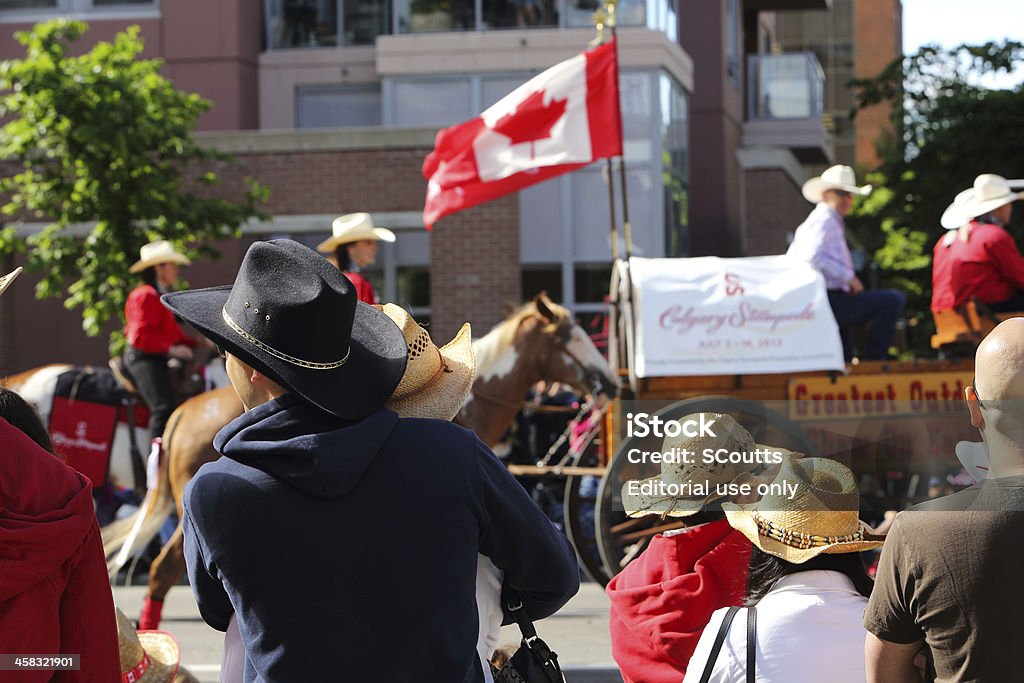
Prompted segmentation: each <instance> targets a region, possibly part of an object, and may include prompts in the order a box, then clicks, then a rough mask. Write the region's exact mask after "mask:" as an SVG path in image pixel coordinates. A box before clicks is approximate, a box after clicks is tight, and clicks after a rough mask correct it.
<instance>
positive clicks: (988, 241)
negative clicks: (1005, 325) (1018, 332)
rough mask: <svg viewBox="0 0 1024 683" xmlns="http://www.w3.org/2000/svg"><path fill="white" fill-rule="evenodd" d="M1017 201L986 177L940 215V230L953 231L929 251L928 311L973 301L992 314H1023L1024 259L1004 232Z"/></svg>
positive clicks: (995, 179)
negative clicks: (930, 301)
mask: <svg viewBox="0 0 1024 683" xmlns="http://www.w3.org/2000/svg"><path fill="white" fill-rule="evenodd" d="M1022 196H1024V195H1022V194H1018V193H1015V192H1013V191H1012V189H1011V187H1010V184H1009V183H1008V182H1007V181H1006V180H1005V179H1004V178H1002V177H1001V176H997V175H994V174H990V173H986V174H983V175H980V176H978V177H977V179H976V180H975V181H974V186H973V187H972V188H970V189H968V190H965V191H964V192H961V193H960V194H959V195H958V196H957V200H956V201H954V202H953V205H952V206H951V207H950V208H949V209H947V211H946V214H944V215H943V225H944V227H946V228H947V229H949V228H958V229H957V232H955V233H953V232H950V233H949V234H947V235H945V236H944V237H943V238H942V239H940V240H939V242H938V243H937V244H936V245H935V249H934V252H933V260H932V306H931V307H932V310H933V311H940V310H946V309H950V308H956V307H957V306H960V305H962V304H964V303H967V302H968V301H970V300H972V299H973V300H975V301H978V302H980V303H983V304H986V305H987V306H988V307H989V308H990V309H992V310H993V311H1019V310H1024V257H1022V256H1021V254H1020V251H1019V250H1018V249H1017V245H1016V243H1015V242H1014V240H1013V237H1011V236H1010V234H1009V233H1008V232H1006V230H1005V228H1004V227H1003V226H1004V225H1006V224H1008V223H1009V222H1010V218H1011V216H1012V214H1013V202H1014V201H1016V200H1018V199H1020V198H1021V197H1022Z"/></svg>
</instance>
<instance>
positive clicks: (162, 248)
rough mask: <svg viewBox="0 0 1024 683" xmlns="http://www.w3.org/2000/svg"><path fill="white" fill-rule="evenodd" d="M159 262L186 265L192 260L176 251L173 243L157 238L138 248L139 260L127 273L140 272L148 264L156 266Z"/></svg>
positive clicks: (148, 265) (147, 266)
mask: <svg viewBox="0 0 1024 683" xmlns="http://www.w3.org/2000/svg"><path fill="white" fill-rule="evenodd" d="M161 263H177V264H178V265H179V266H187V265H189V264H191V263H192V262H191V261H189V260H188V257H187V256H185V255H184V254H182V253H180V252H178V250H176V249H175V248H174V245H173V244H171V243H170V242H168V241H167V240H157V241H156V242H150V243H149V244H146V245H143V247H142V249H140V250H139V260H138V261H136V262H135V263H133V264H132V267H131V268H129V269H128V272H129V273H141V272H142V271H144V270H145V269H146V268H149V267H150V266H157V265H160V264H161Z"/></svg>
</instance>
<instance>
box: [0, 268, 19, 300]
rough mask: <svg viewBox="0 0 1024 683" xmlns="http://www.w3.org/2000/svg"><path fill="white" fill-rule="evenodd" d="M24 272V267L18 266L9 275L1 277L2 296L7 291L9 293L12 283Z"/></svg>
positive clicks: (0, 292) (0, 288) (0, 291)
mask: <svg viewBox="0 0 1024 683" xmlns="http://www.w3.org/2000/svg"><path fill="white" fill-rule="evenodd" d="M22 270H23V269H22V267H21V266H18V267H17V268H15V269H14V270H12V271H11V272H9V273H7V275H4V276H3V277H0V294H3V293H4V292H5V291H7V288H8V287H10V286H11V283H12V282H14V281H15V280H17V279H18V276H19V275H21V271H22Z"/></svg>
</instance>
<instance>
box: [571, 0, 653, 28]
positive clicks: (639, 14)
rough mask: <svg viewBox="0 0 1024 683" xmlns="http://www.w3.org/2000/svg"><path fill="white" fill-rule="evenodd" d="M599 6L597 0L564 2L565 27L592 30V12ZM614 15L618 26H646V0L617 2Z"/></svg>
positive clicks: (620, 0)
mask: <svg viewBox="0 0 1024 683" xmlns="http://www.w3.org/2000/svg"><path fill="white" fill-rule="evenodd" d="M653 1H655V2H665V1H666V0H653ZM599 6H600V3H599V2H598V0H566V7H565V14H566V17H565V18H566V25H567V26H568V27H569V28H593V27H594V18H593V17H594V11H595V10H597V8H598V7H599ZM616 13H617V15H618V16H617V17H616V18H617V20H618V22H619V26H646V25H647V0H619V4H618V7H617V8H616Z"/></svg>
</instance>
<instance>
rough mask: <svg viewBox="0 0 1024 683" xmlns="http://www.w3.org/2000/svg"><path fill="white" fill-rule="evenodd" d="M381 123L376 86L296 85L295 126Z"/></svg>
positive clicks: (377, 88) (369, 124) (347, 125)
mask: <svg viewBox="0 0 1024 683" xmlns="http://www.w3.org/2000/svg"><path fill="white" fill-rule="evenodd" d="M380 124H381V104H380V86H379V85H367V86H299V89H298V92H297V93H296V110H295V126H296V128H347V127H355V126H379V125H380Z"/></svg>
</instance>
